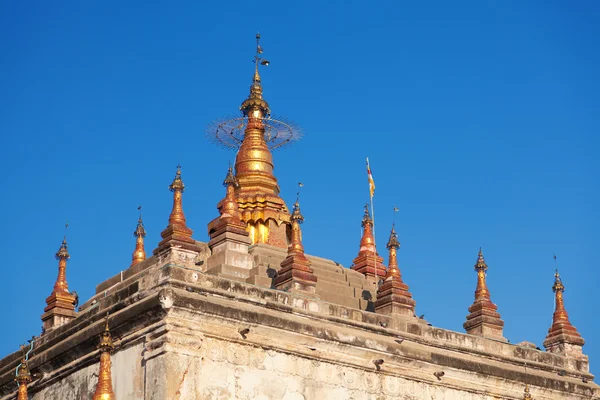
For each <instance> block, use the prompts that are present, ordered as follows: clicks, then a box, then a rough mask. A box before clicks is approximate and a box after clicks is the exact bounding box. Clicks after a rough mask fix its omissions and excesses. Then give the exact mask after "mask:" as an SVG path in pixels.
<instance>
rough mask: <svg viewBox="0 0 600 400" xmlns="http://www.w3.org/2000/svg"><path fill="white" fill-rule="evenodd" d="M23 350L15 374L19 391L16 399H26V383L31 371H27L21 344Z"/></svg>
mask: <svg viewBox="0 0 600 400" xmlns="http://www.w3.org/2000/svg"><path fill="white" fill-rule="evenodd" d="M21 351H22V352H23V358H22V359H21V364H19V366H18V367H17V376H16V377H15V381H16V382H17V384H18V385H19V391H18V394H17V400H28V397H27V384H28V383H30V382H31V373H30V372H29V365H28V364H27V358H26V356H25V354H26V352H25V349H24V348H23V346H21Z"/></svg>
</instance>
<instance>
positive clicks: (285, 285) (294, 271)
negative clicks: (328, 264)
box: [273, 254, 317, 297]
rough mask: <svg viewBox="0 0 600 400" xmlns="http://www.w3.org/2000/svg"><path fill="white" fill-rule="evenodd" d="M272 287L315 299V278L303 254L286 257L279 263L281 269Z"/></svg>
mask: <svg viewBox="0 0 600 400" xmlns="http://www.w3.org/2000/svg"><path fill="white" fill-rule="evenodd" d="M273 285H274V286H275V287H276V288H277V289H278V290H283V291H286V292H291V293H302V294H305V295H307V294H308V295H310V296H314V297H317V294H316V286H317V276H316V275H315V274H314V271H313V269H312V267H311V266H310V261H309V260H308V259H307V258H306V256H304V254H300V255H288V256H287V258H286V259H285V260H283V261H282V262H281V269H280V270H279V271H278V272H277V276H276V277H275V279H274V281H273Z"/></svg>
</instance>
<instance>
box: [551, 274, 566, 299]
mask: <svg viewBox="0 0 600 400" xmlns="http://www.w3.org/2000/svg"><path fill="white" fill-rule="evenodd" d="M552 291H553V292H554V293H556V292H564V291H565V285H563V283H562V279H560V275H559V274H558V269H557V270H556V271H555V272H554V285H552Z"/></svg>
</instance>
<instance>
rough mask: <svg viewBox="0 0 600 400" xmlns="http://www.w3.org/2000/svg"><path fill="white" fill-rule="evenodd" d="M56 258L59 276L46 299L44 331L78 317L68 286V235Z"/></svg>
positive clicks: (43, 321) (69, 256)
mask: <svg viewBox="0 0 600 400" xmlns="http://www.w3.org/2000/svg"><path fill="white" fill-rule="evenodd" d="M55 256H56V259H57V260H58V276H57V278H56V282H55V283H54V289H53V290H52V293H51V294H50V296H48V298H46V304H47V306H46V308H44V314H42V326H43V329H44V331H48V330H49V329H52V328H55V327H58V326H61V325H63V324H65V323H67V322H68V321H70V320H71V319H73V318H75V316H76V313H75V296H74V295H73V294H71V293H70V292H69V285H68V284H67V260H69V258H71V255H70V254H69V251H68V246H67V236H66V235H65V237H64V239H63V242H62V244H61V245H60V248H59V249H58V251H57V252H56V255H55Z"/></svg>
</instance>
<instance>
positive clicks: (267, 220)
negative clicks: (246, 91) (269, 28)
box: [235, 34, 290, 248]
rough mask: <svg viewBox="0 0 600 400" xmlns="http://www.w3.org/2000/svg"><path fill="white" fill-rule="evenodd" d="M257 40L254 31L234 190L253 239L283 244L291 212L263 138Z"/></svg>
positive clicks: (265, 112) (260, 60) (264, 109)
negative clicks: (254, 41) (242, 136)
mask: <svg viewBox="0 0 600 400" xmlns="http://www.w3.org/2000/svg"><path fill="white" fill-rule="evenodd" d="M259 40H260V35H258V34H257V35H256V55H255V56H254V62H255V69H254V76H253V78H252V85H251V86H250V95H249V96H248V98H247V99H246V100H244V102H243V103H242V105H241V106H240V111H241V112H242V114H243V116H244V117H245V118H246V120H247V123H246V127H245V131H244V139H243V141H242V144H241V146H240V149H239V151H238V153H237V156H236V159H235V172H236V178H237V180H238V183H239V185H238V187H237V188H236V192H237V199H238V204H239V207H240V211H241V219H242V221H244V223H245V224H246V225H247V229H248V232H249V234H250V239H251V241H252V243H253V244H255V243H267V244H270V245H273V246H277V247H281V248H286V247H287V245H288V243H287V238H286V226H287V225H288V224H289V223H290V214H289V211H288V209H287V206H286V205H285V202H284V201H283V199H281V197H279V185H278V184H277V179H276V178H275V176H274V175H273V155H272V154H271V151H270V150H269V147H268V145H267V142H266V140H265V124H264V119H265V118H268V116H269V113H270V110H269V104H268V103H267V102H266V101H265V100H264V99H263V96H262V84H261V79H260V74H259V65H266V64H268V61H266V60H264V59H263V58H262V53H263V50H262V47H261V46H260V45H259Z"/></svg>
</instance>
